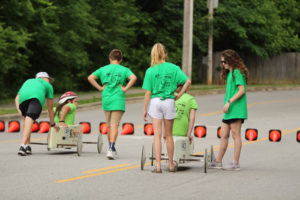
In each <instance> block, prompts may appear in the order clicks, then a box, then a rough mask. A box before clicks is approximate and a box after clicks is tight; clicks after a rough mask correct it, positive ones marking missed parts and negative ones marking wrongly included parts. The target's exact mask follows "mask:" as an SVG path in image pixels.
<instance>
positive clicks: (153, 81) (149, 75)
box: [143, 62, 188, 100]
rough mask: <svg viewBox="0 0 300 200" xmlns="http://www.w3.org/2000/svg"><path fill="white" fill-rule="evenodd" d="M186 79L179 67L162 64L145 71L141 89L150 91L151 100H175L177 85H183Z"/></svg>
mask: <svg viewBox="0 0 300 200" xmlns="http://www.w3.org/2000/svg"><path fill="white" fill-rule="evenodd" d="M187 79H188V77H187V76H186V75H185V74H184V73H183V71H182V70H181V69H180V68H179V66H177V65H174V64H172V63H169V62H164V63H162V64H159V65H157V64H156V65H154V66H153V67H149V68H148V69H147V71H146V74H145V78H144V83H143V89H145V90H149V91H151V93H152V95H151V98H155V97H160V98H161V100H164V99H175V96H174V91H175V90H176V89H177V85H178V84H181V85H183V84H184V83H185V82H186V80H187Z"/></svg>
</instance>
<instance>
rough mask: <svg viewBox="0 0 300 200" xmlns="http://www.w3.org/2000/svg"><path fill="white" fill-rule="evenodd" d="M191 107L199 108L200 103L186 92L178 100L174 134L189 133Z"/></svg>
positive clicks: (182, 134) (183, 134) (184, 134)
mask: <svg viewBox="0 0 300 200" xmlns="http://www.w3.org/2000/svg"><path fill="white" fill-rule="evenodd" d="M191 109H195V110H197V109H198V104H197V102H196V100H195V99H194V97H193V96H191V95H189V94H186V93H185V94H183V95H182V96H181V97H180V99H178V100H177V101H176V118H175V119H174V124H173V135H174V136H186V135H187V132H188V128H189V120H190V111H191Z"/></svg>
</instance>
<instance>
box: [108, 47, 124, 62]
mask: <svg viewBox="0 0 300 200" xmlns="http://www.w3.org/2000/svg"><path fill="white" fill-rule="evenodd" d="M109 58H110V59H112V60H117V61H119V62H120V61H121V60H122V59H123V55H122V51H121V50H119V49H113V50H112V51H111V52H110V53H109Z"/></svg>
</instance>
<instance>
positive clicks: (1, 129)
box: [0, 120, 5, 132]
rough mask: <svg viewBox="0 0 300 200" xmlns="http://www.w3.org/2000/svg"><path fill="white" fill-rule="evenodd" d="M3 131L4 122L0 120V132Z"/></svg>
mask: <svg viewBox="0 0 300 200" xmlns="http://www.w3.org/2000/svg"><path fill="white" fill-rule="evenodd" d="M4 131H5V122H4V121H2V120H0V132H4Z"/></svg>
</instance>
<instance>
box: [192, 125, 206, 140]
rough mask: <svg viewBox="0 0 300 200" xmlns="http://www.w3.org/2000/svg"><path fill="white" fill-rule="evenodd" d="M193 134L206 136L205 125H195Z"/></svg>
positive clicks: (200, 136)
mask: <svg viewBox="0 0 300 200" xmlns="http://www.w3.org/2000/svg"><path fill="white" fill-rule="evenodd" d="M194 135H195V136H196V137H198V138H203V137H205V136H206V126H199V125H197V126H195V128H194Z"/></svg>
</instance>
